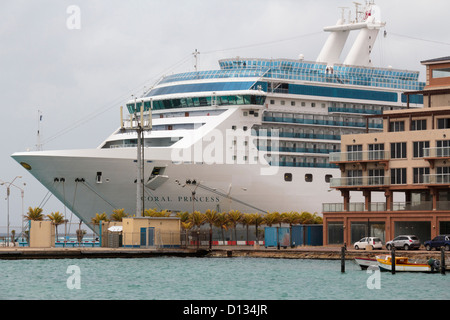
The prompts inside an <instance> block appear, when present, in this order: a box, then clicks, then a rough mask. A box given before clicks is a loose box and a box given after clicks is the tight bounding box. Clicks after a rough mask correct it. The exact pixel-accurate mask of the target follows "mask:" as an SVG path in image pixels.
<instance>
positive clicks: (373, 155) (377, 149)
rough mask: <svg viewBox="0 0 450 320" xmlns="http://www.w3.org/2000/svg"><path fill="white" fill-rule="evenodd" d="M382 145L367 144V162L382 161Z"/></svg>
mask: <svg viewBox="0 0 450 320" xmlns="http://www.w3.org/2000/svg"><path fill="white" fill-rule="evenodd" d="M384 158H385V156H384V143H374V144H369V160H383V159H384Z"/></svg>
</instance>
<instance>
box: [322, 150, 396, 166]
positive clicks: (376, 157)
mask: <svg viewBox="0 0 450 320" xmlns="http://www.w3.org/2000/svg"><path fill="white" fill-rule="evenodd" d="M389 159H390V155H389V152H388V151H384V150H378V151H356V152H340V153H339V152H338V153H337V152H335V153H330V162H334V163H343V162H379V161H389Z"/></svg>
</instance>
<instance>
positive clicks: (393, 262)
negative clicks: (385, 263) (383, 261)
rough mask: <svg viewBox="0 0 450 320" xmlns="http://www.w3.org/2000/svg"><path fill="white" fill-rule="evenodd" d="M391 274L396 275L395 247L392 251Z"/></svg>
mask: <svg viewBox="0 0 450 320" xmlns="http://www.w3.org/2000/svg"><path fill="white" fill-rule="evenodd" d="M391 273H392V274H395V247H394V246H392V249H391Z"/></svg>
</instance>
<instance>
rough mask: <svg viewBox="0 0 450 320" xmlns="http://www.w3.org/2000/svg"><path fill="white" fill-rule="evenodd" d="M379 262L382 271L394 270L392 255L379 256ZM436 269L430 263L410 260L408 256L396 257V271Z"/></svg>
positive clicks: (428, 270) (429, 270)
mask: <svg viewBox="0 0 450 320" xmlns="http://www.w3.org/2000/svg"><path fill="white" fill-rule="evenodd" d="M377 263H378V266H379V267H380V270H381V271H392V256H390V255H387V256H377ZM434 270H435V269H434V268H432V267H431V265H430V264H427V263H414V262H410V261H409V260H408V258H407V257H395V271H399V272H400V271H407V272H433V271H434Z"/></svg>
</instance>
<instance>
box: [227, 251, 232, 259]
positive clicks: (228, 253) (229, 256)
mask: <svg viewBox="0 0 450 320" xmlns="http://www.w3.org/2000/svg"><path fill="white" fill-rule="evenodd" d="M227 257H228V258H231V257H233V251H231V250H227Z"/></svg>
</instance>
